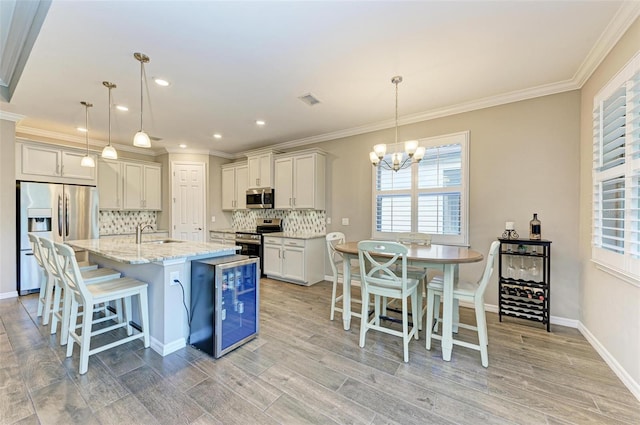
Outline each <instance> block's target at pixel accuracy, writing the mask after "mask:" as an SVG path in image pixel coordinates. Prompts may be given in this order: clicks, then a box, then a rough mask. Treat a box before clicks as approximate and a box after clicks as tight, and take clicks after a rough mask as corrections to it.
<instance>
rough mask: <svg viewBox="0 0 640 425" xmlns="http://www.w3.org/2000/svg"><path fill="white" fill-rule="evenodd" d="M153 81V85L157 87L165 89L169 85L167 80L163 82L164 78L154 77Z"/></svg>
mask: <svg viewBox="0 0 640 425" xmlns="http://www.w3.org/2000/svg"><path fill="white" fill-rule="evenodd" d="M153 81H155V83H156V84H157V85H159V86H162V87H167V86H168V85H169V84H170V83H169V82H168V81H167V80H165V79H164V78H157V77H154V78H153Z"/></svg>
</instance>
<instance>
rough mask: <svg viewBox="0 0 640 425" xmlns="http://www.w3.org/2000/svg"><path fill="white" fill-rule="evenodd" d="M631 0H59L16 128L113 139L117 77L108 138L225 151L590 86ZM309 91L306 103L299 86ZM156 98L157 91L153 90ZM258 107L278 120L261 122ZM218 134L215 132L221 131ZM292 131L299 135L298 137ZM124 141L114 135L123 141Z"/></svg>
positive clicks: (15, 107) (30, 72)
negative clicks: (161, 81)
mask: <svg viewBox="0 0 640 425" xmlns="http://www.w3.org/2000/svg"><path fill="white" fill-rule="evenodd" d="M639 4H640V3H638V2H636V1H631V2H620V1H600V2H598V1H546V2H542V1H528V2H526V1H524V2H506V1H502V2H501V1H498V2H495V1H467V2H461V1H456V2H427V1H425V2H394V1H383V2H336V1H332V2H306V1H300V2H271V1H260V2H214V1H62V0H57V1H55V0H54V1H53V3H52V5H51V7H50V9H49V12H48V15H47V17H46V19H45V21H44V24H43V26H42V29H41V32H40V35H39V36H38V39H37V40H36V43H35V45H34V47H33V50H32V52H31V55H30V57H29V59H28V61H27V64H26V66H25V69H24V71H23V73H22V76H21V79H20V81H19V83H18V86H17V88H16V90H15V92H14V95H13V98H12V99H11V103H10V104H6V103H3V104H2V105H0V106H1V107H2V110H3V111H7V112H12V113H17V114H22V115H25V118H24V119H23V120H22V121H21V122H20V123H19V126H18V127H19V129H20V130H22V131H24V132H26V133H27V134H28V133H32V134H40V135H46V134H50V133H48V132H55V133H60V134H64V135H67V136H63V137H67V138H69V139H70V140H71V139H74V138H75V139H76V140H79V141H82V140H83V139H84V135H82V134H80V133H78V132H77V130H76V129H75V128H76V127H77V126H84V109H83V107H82V106H81V105H80V101H82V100H86V101H89V102H91V103H93V104H94V107H93V108H92V109H91V110H90V124H89V127H90V130H91V131H90V138H91V140H92V144H95V145H96V146H100V145H103V144H104V143H105V142H106V139H107V116H108V115H107V114H108V108H107V104H108V102H107V97H108V92H107V89H106V88H105V87H103V85H102V81H105V80H108V81H111V82H114V83H116V84H117V86H118V87H117V88H116V89H114V90H113V99H114V102H115V103H119V104H125V105H127V106H129V108H130V110H129V112H127V113H122V112H118V111H116V110H115V109H114V110H113V112H112V141H113V142H114V143H115V144H116V145H122V146H125V145H126V146H130V145H131V140H132V139H133V135H134V134H135V132H136V131H138V128H139V120H140V117H139V111H140V79H139V73H140V64H139V62H138V61H136V60H135V59H134V58H133V53H134V52H142V53H145V54H147V55H148V56H149V57H150V58H151V61H150V62H149V63H148V64H147V65H146V74H147V76H148V77H149V79H151V77H164V78H166V79H168V80H170V81H171V86H170V87H167V88H161V87H158V86H156V85H155V84H153V83H151V82H149V84H148V91H147V90H145V100H149V104H147V103H146V101H145V108H144V127H145V130H146V131H147V132H148V133H149V134H150V135H152V136H155V137H159V138H161V139H162V140H161V141H158V142H153V148H154V150H156V151H160V150H162V148H164V149H168V150H173V149H177V148H178V144H180V143H185V144H187V145H188V149H190V150H200V151H202V150H206V151H209V152H211V153H215V154H222V155H223V156H234V155H237V154H238V153H239V152H242V151H246V150H249V149H255V148H259V147H263V146H267V145H273V144H283V143H284V145H285V146H286V145H289V146H294V145H297V144H298V145H299V144H303V143H305V142H307V141H313V140H315V141H319V140H326V139H329V138H335V137H336V136H340V135H349V134H356V133H361V132H366V131H371V130H374V129H378V128H385V127H390V126H392V125H393V117H394V86H393V84H392V83H391V77H392V76H394V75H402V76H403V77H404V82H403V83H401V84H400V86H399V112H400V116H401V123H403V122H411V121H412V120H413V121H416V120H419V119H424V118H429V117H433V116H438V115H443V114H447V113H452V112H456V111H462V110H469V109H473V108H474V107H479V106H486V105H491V104H499V103H504V102H507V101H510V100H517V99H522V98H527V97H532V96H536V95H540V94H549V93H555V92H560V91H565V90H571V89H575V88H579V87H580V86H581V85H582V83H583V82H584V80H585V79H586V78H587V77H588V76H589V74H590V73H591V71H592V70H593V68H594V67H595V66H596V65H597V63H599V61H600V60H601V59H602V57H603V56H604V55H605V54H606V53H607V52H608V49H609V48H610V47H611V46H612V45H613V44H614V43H615V41H617V37H619V36H620V35H621V33H622V32H623V31H624V30H626V28H627V27H628V25H630V24H631V23H632V22H633V18H634V16H629V15H630V13H631V15H635V17H637V16H638V9H639V8H638V7H637V6H638V5H639ZM307 93H312V94H313V95H314V96H316V97H317V98H318V99H319V100H320V101H321V103H320V104H319V105H316V106H313V107H310V106H308V105H306V104H304V103H303V102H301V101H300V100H299V99H297V97H298V96H301V95H304V94H307ZM147 96H148V97H147ZM256 119H264V120H266V122H267V125H266V126H264V127H263V128H258V127H257V126H256V125H255V120H256ZM215 132H218V133H221V134H222V135H223V138H222V139H220V140H216V139H213V137H212V134H213V133H215ZM287 142H288V143H287ZM116 147H118V146H116Z"/></svg>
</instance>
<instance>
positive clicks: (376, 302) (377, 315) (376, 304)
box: [373, 295, 387, 326]
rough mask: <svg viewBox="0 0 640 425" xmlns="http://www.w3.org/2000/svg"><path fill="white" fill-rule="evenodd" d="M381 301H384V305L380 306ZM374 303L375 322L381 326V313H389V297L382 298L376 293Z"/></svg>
mask: <svg viewBox="0 0 640 425" xmlns="http://www.w3.org/2000/svg"><path fill="white" fill-rule="evenodd" d="M381 302H382V307H381V306H380V303H381ZM373 303H374V307H373V311H374V317H373V323H375V325H376V326H380V315H382V314H384V315H385V316H386V315H387V297H382V299H380V295H374V296H373Z"/></svg>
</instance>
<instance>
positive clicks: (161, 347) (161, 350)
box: [150, 337, 187, 357]
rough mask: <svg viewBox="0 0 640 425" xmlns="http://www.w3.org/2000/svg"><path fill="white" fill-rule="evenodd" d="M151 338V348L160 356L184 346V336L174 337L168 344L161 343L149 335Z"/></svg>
mask: <svg viewBox="0 0 640 425" xmlns="http://www.w3.org/2000/svg"><path fill="white" fill-rule="evenodd" d="M150 339H151V341H150V342H151V349H152V350H153V351H155V352H156V353H158V354H160V355H161V356H162V357H164V356H166V355H168V354H171V353H173V352H174V351H178V350H179V349H181V348H184V347H186V345H187V344H186V342H185V339H184V338H179V339H176V340H175V341H173V342H170V343H169V344H163V343H161V342H160V341H158V340H157V339H155V338H154V337H150Z"/></svg>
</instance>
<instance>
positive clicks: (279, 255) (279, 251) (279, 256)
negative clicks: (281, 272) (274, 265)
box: [278, 250, 282, 258]
mask: <svg viewBox="0 0 640 425" xmlns="http://www.w3.org/2000/svg"><path fill="white" fill-rule="evenodd" d="M281 254H282V251H281V250H278V258H282V256H281Z"/></svg>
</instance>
